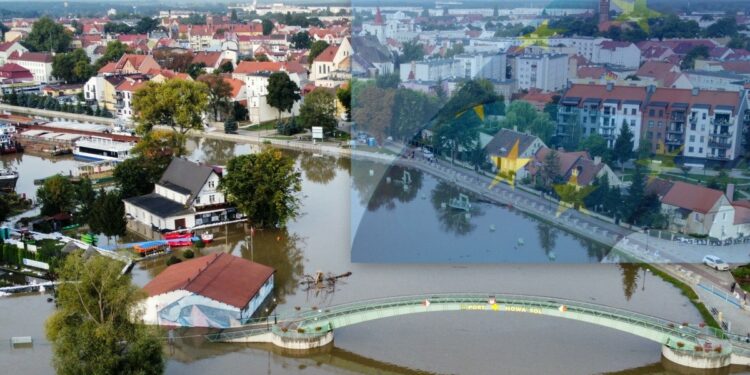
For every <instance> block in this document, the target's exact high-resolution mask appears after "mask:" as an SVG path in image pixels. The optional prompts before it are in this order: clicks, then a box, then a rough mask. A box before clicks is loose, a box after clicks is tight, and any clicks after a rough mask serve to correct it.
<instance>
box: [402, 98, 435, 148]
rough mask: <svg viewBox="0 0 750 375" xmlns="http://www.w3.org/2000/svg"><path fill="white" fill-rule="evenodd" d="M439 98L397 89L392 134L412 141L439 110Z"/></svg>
mask: <svg viewBox="0 0 750 375" xmlns="http://www.w3.org/2000/svg"><path fill="white" fill-rule="evenodd" d="M438 109H439V104H438V101H437V98H435V97H432V96H429V95H426V94H423V93H421V92H418V91H414V90H409V89H398V90H396V97H395V100H394V101H393V119H392V120H391V127H390V134H391V136H393V137H394V138H398V139H402V140H406V141H410V140H412V139H413V138H414V137H415V136H417V134H418V132H419V131H420V130H421V129H422V128H423V127H424V126H425V125H426V124H427V123H428V122H429V121H430V119H432V117H433V116H435V114H436V113H437V112H438Z"/></svg>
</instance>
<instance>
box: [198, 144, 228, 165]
mask: <svg viewBox="0 0 750 375" xmlns="http://www.w3.org/2000/svg"><path fill="white" fill-rule="evenodd" d="M199 145H200V150H201V152H202V153H203V158H202V160H201V161H202V162H204V163H207V164H211V165H221V164H226V163H227V161H229V159H231V158H233V157H234V156H235V146H236V143H234V142H227V141H222V140H218V139H212V138H202V139H201V141H200V143H199Z"/></svg>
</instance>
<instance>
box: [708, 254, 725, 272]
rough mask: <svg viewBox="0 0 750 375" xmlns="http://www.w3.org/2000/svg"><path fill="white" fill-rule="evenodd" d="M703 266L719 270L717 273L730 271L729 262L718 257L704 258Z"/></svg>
mask: <svg viewBox="0 0 750 375" xmlns="http://www.w3.org/2000/svg"><path fill="white" fill-rule="evenodd" d="M703 264H705V265H707V266H709V267H711V268H713V269H715V270H717V271H729V265H728V264H727V262H725V261H723V260H721V258H719V257H717V256H716V255H706V256H704V257H703Z"/></svg>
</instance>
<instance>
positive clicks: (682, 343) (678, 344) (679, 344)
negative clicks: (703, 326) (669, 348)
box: [677, 341, 685, 348]
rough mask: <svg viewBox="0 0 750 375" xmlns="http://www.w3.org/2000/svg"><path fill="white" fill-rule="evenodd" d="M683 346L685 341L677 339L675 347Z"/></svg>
mask: <svg viewBox="0 0 750 375" xmlns="http://www.w3.org/2000/svg"><path fill="white" fill-rule="evenodd" d="M684 346H685V343H684V342H682V341H677V347H678V348H682V347H684Z"/></svg>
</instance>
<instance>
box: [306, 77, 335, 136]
mask: <svg viewBox="0 0 750 375" xmlns="http://www.w3.org/2000/svg"><path fill="white" fill-rule="evenodd" d="M299 121H300V123H301V125H302V127H303V128H306V129H310V128H312V127H313V126H322V127H323V130H324V131H325V132H326V133H329V134H330V133H331V132H332V131H333V129H335V128H336V124H337V121H336V97H335V96H334V95H333V94H332V93H331V92H330V91H328V90H326V89H323V88H317V89H315V90H313V91H312V92H311V93H309V94H307V95H305V100H304V101H303V102H302V105H301V106H300V109H299Z"/></svg>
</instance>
